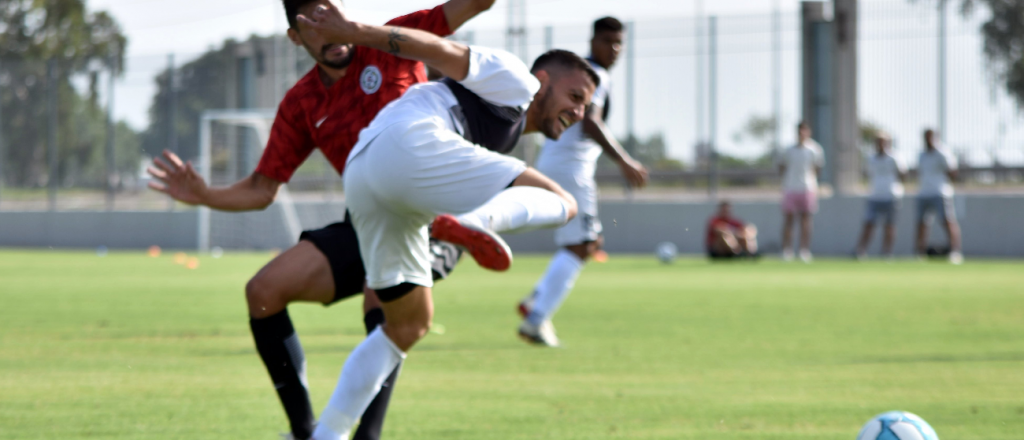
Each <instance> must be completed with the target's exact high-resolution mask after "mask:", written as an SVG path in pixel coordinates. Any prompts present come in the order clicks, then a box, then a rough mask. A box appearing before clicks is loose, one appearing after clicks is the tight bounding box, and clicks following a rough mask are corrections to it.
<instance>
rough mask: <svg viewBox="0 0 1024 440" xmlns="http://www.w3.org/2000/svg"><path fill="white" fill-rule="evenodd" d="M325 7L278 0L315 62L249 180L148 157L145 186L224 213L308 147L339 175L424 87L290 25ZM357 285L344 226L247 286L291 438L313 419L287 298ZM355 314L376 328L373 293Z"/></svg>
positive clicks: (366, 431) (456, 19) (383, 395)
mask: <svg viewBox="0 0 1024 440" xmlns="http://www.w3.org/2000/svg"><path fill="white" fill-rule="evenodd" d="M493 3H494V0H451V1H449V2H447V3H445V4H443V5H441V6H438V7H436V8H434V9H431V10H423V11H418V12H414V13H412V14H409V15H406V16H403V17H398V18H396V19H394V20H392V21H391V22H390V23H391V24H395V25H402V26H407V27H413V28H418V29H422V30H424V31H428V32H432V33H435V34H438V35H442V36H443V35H449V34H451V33H452V31H453V30H455V29H457V28H459V27H460V26H461V25H462V24H463V23H465V22H466V21H467V20H469V19H471V18H473V17H474V16H476V15H477V14H479V13H480V12H482V11H485V10H487V9H489V8H490V6H491V5H492V4H493ZM324 5H334V6H335V7H338V8H340V7H342V6H341V4H340V2H337V1H336V0H284V9H285V13H286V14H287V17H288V23H289V25H290V27H289V29H288V37H289V38H290V39H291V40H292V42H294V43H295V44H296V45H301V46H302V47H304V48H305V49H306V51H307V52H308V53H309V55H310V56H311V57H312V58H313V59H314V60H315V61H316V63H317V64H316V66H315V67H314V68H313V69H312V70H310V72H309V73H308V74H306V76H304V77H303V78H302V79H300V80H299V82H298V83H296V84H295V86H294V87H292V89H291V90H289V91H288V94H287V95H286V96H285V98H284V100H283V101H282V102H281V105H280V106H279V108H278V113H277V117H276V118H275V120H274V125H273V128H272V130H271V133H270V140H269V142H268V145H267V146H266V149H265V150H264V153H263V157H262V158H261V159H260V162H259V165H258V166H257V168H256V170H255V171H254V172H253V173H252V175H250V176H248V177H246V178H245V179H242V180H241V181H239V182H237V183H235V184H234V185H232V186H229V187H223V188H217V187H208V186H207V185H206V183H205V182H203V179H202V177H201V176H199V174H198V173H197V172H196V171H195V170H194V169H193V167H192V166H191V164H185V163H183V162H182V161H181V160H180V159H179V158H178V157H177V156H175V155H174V154H171V153H165V160H160V159H156V160H154V164H155V166H156V169H152V168H151V169H150V173H151V174H153V176H154V177H156V178H157V179H159V180H160V182H161V183H154V184H152V185H151V186H152V187H153V188H154V189H156V190H158V191H162V192H165V193H167V194H168V195H170V196H171V197H173V198H175V199H177V200H179V201H181V202H185V203H189V204H194V205H205V206H209V207H211V208H214V209H220V210H225V211H248V210H259V209H264V208H266V207H267V206H269V205H270V204H271V203H272V202H273V200H274V198H275V196H276V195H277V191H278V188H279V187H280V186H281V184H283V183H286V182H288V180H289V179H290V178H291V176H292V174H293V173H294V172H295V170H296V169H297V168H298V167H299V165H301V164H302V162H303V161H305V159H306V158H307V157H308V156H309V154H310V153H311V152H312V151H313V149H315V148H319V149H320V150H321V151H322V152H323V153H324V155H325V156H326V157H327V158H328V160H330V162H331V164H332V165H333V166H334V167H335V169H337V171H338V172H339V173H342V172H344V171H345V162H346V160H347V159H348V155H349V151H350V150H351V149H352V146H353V145H354V144H355V142H356V140H357V137H358V135H359V131H360V130H361V129H362V128H364V127H366V125H367V124H369V123H370V121H371V120H373V117H374V116H375V115H376V114H377V112H378V111H379V110H380V109H381V108H383V107H384V106H385V105H386V104H388V103H389V102H391V101H392V100H394V99H396V98H398V97H399V96H401V95H402V93H404V92H405V90H406V89H407V88H409V86H411V85H413V84H416V83H420V82H424V81H425V80H426V76H425V73H424V70H423V65H422V64H421V63H419V62H418V61H414V60H408V59H403V58H398V57H395V56H393V55H391V54H388V53H386V52H384V51H379V50H373V49H369V48H366V47H358V46H353V45H352V44H349V43H348V42H347V41H337V40H332V39H330V38H324V37H323V36H321V35H320V34H318V33H316V32H312V31H311V30H309V29H306V28H303V27H301V26H298V24H297V22H296V21H295V20H296V19H295V17H296V16H297V15H298V14H300V13H305V14H309V13H310V12H311V11H313V10H314V8H316V7H318V6H324ZM353 109H358V111H353ZM432 250H434V251H435V252H436V253H437V255H435V259H434V261H435V265H434V276H435V277H443V276H445V275H446V274H447V272H448V271H450V270H451V268H452V266H453V265H454V264H455V261H456V259H457V254H455V253H454V252H455V251H454V248H451V247H450V246H447V247H446V246H442V245H435V246H432ZM365 278H366V274H365V271H364V267H363V262H362V260H361V258H360V256H359V250H358V244H357V243H356V235H355V231H354V230H353V229H352V224H351V223H350V222H349V221H348V220H347V219H346V221H343V222H340V223H335V224H332V225H329V226H327V227H325V228H322V229H317V230H312V231H305V232H303V233H302V236H301V237H300V238H299V242H298V244H296V245H295V246H293V247H292V248H290V249H288V250H286V251H285V252H283V253H281V255H279V256H278V257H276V258H274V259H273V260H272V261H271V262H270V263H268V264H267V265H266V266H264V267H263V268H262V269H260V271H259V272H258V273H257V274H256V275H255V276H254V277H253V278H252V279H251V280H250V281H249V283H248V284H247V285H246V288H245V295H246V300H247V302H248V306H249V316H250V327H251V328H252V334H253V339H254V340H255V342H256V348H257V351H258V352H259V354H260V357H261V359H262V360H263V363H264V364H265V366H266V368H267V371H268V373H269V374H270V377H271V380H272V381H273V384H274V387H275V388H276V390H277V394H278V397H279V398H280V400H281V404H282V405H283V406H284V409H285V413H286V414H287V415H288V419H289V422H290V424H291V436H292V438H294V439H299V440H305V439H308V438H309V437H310V435H311V434H312V431H313V425H314V421H315V418H314V415H313V410H312V406H311V404H310V401H309V392H308V390H307V387H306V378H305V364H306V361H305V355H304V354H303V350H302V345H301V344H300V343H299V338H298V334H297V333H296V332H295V329H294V327H293V326H292V321H291V318H290V317H289V316H288V310H287V306H288V304H290V303H292V302H296V301H304V302H318V303H322V304H324V305H331V304H333V303H335V302H337V301H340V300H342V299H345V298H348V297H350V296H353V295H356V294H359V293H361V292H362V291H363V283H364V280H365ZM363 307H364V313H365V316H364V323H365V325H366V329H367V332H370V331H372V330H373V329H374V328H376V327H377V326H378V325H379V324H381V323H382V322H383V319H384V314H383V312H382V311H381V309H380V305H379V303H378V301H377V299H376V297H375V296H374V295H373V293H372V292H368V294H367V295H366V296H365V298H364V306H363ZM397 371H398V370H397V368H396V369H395V372H394V374H392V376H391V377H389V378H388V381H387V382H386V383H385V384H384V387H383V388H382V389H381V392H380V394H379V395H378V397H377V399H376V400H374V402H373V404H372V405H370V406H369V407H368V408H367V410H366V414H365V415H363V418H362V422H361V423H360V425H359V430H358V431H357V432H356V433H355V436H354V437H353V438H354V439H357V440H360V439H377V438H380V431H381V427H382V425H383V421H384V414H385V411H386V409H387V404H388V399H389V397H390V395H391V390H392V387H393V385H394V381H395V379H396V376H397Z"/></svg>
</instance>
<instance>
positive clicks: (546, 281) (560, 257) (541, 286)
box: [527, 248, 583, 325]
mask: <svg viewBox="0 0 1024 440" xmlns="http://www.w3.org/2000/svg"><path fill="white" fill-rule="evenodd" d="M581 270H583V260H581V259H580V257H578V256H577V255H576V254H574V253H573V252H571V251H569V250H568V249H565V248H562V249H559V251H558V252H556V253H555V256H554V258H552V259H551V263H550V264H548V270H547V272H544V276H543V277H542V278H541V279H540V281H538V282H537V287H536V292H537V294H536V296H534V303H533V310H532V311H531V312H530V316H529V317H527V319H528V320H529V321H530V322H531V323H533V324H536V325H540V324H541V323H542V322H544V321H545V320H548V319H551V317H552V316H554V315H555V312H557V311H558V308H559V307H561V306H562V303H563V302H565V299H566V298H568V297H569V293H570V292H572V287H573V286H574V285H575V284H576V278H578V277H579V276H580V271H581Z"/></svg>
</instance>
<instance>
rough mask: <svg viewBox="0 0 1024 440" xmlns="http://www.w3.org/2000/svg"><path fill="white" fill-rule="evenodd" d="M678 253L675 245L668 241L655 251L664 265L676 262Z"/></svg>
mask: <svg viewBox="0 0 1024 440" xmlns="http://www.w3.org/2000/svg"><path fill="white" fill-rule="evenodd" d="M677 251H678V249H676V244H675V243H672V242H670V241H666V242H664V243H661V244H659V245H658V247H657V248H656V249H655V250H654V254H655V255H657V256H658V260H661V262H662V263H665V264H669V263H671V262H673V261H675V259H676V252H677Z"/></svg>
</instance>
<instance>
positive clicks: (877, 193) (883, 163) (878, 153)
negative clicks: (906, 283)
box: [856, 132, 907, 259]
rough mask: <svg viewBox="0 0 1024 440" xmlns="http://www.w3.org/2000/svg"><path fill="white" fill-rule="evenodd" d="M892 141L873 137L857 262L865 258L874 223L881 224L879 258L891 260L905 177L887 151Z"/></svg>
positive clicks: (899, 163) (900, 165) (882, 134)
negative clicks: (869, 188)
mask: <svg viewBox="0 0 1024 440" xmlns="http://www.w3.org/2000/svg"><path fill="white" fill-rule="evenodd" d="M891 144H892V140H891V139H890V138H889V135H888V134H887V133H885V132H879V133H878V134H877V135H876V136H875V154H874V155H872V156H871V157H870V158H868V164H867V165H868V166H867V169H868V178H869V179H870V180H871V195H869V196H868V201H867V207H866V208H867V213H866V214H865V216H864V227H863V229H862V230H861V234H860V241H859V242H858V243H857V251H856V256H857V259H863V258H865V257H866V256H867V250H868V243H869V242H870V241H871V233H872V231H873V230H874V227H875V222H878V221H884V222H885V230H884V231H885V232H884V233H883V235H882V255H884V256H886V257H892V244H893V241H895V240H896V210H897V208H898V207H897V202H898V200H899V199H900V198H901V197H903V182H904V180H905V179H906V177H907V167H906V165H904V164H903V161H902V160H900V159H899V158H897V157H896V156H893V154H892V151H891V150H890V145H891Z"/></svg>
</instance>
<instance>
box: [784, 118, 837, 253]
mask: <svg viewBox="0 0 1024 440" xmlns="http://www.w3.org/2000/svg"><path fill="white" fill-rule="evenodd" d="M797 139H798V140H797V143H796V145H794V146H792V147H789V148H787V149H786V150H785V151H783V152H782V156H781V157H779V161H778V165H779V173H780V174H782V213H783V215H784V218H783V224H782V260H783V261H790V260H792V259H793V249H792V248H791V246H792V243H793V220H794V219H795V218H796V216H799V217H800V260H802V261H803V262H804V263H810V262H811V259H812V256H811V227H812V223H811V220H812V218H813V217H814V214H815V213H816V212H818V176H819V175H821V168H822V167H823V166H825V155H824V153H823V152H822V151H821V145H818V143H817V142H815V141H814V139H811V126H810V125H807V123H806V122H800V124H798V125H797Z"/></svg>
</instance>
